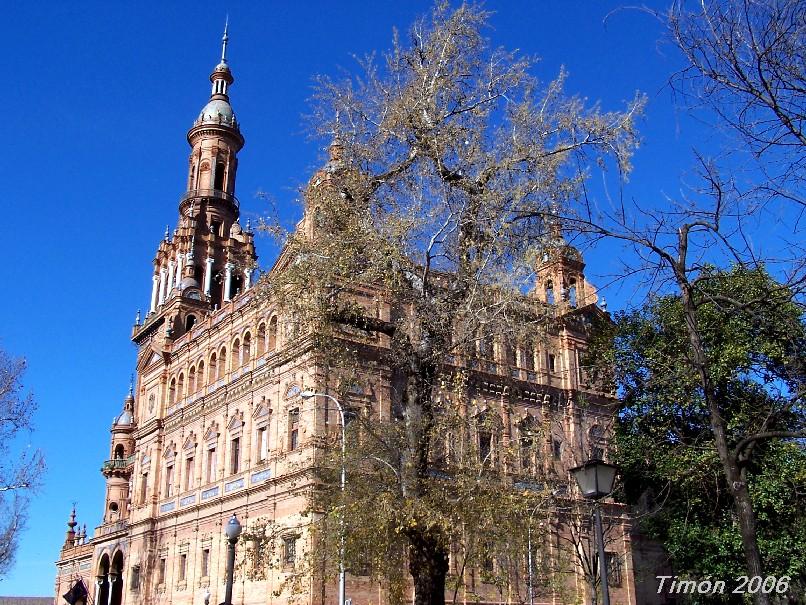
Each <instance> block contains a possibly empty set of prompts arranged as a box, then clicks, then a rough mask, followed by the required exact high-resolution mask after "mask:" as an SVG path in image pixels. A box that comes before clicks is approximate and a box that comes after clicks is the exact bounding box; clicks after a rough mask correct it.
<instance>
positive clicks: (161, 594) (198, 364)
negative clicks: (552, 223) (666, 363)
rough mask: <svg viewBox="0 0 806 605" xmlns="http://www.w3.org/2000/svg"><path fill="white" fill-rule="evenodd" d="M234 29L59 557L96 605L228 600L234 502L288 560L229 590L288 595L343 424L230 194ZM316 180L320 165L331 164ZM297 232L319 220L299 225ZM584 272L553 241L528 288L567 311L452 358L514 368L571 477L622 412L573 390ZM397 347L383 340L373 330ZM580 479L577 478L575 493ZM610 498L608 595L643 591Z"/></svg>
mask: <svg viewBox="0 0 806 605" xmlns="http://www.w3.org/2000/svg"><path fill="white" fill-rule="evenodd" d="M226 41H227V38H226V34H225V37H224V49H223V52H222V57H221V62H220V63H219V64H218V65H217V66H216V67H215V69H214V71H213V73H212V74H211V76H210V80H211V82H212V93H211V96H210V100H209V102H208V103H207V104H206V105H205V106H204V108H203V109H202V111H201V113H200V114H199V116H198V118H197V119H196V121H195V122H194V123H193V126H192V127H191V129H190V131H189V132H188V143H189V144H190V147H191V153H190V158H189V163H188V179H187V191H186V192H185V194H184V195H183V196H182V197H181V199H180V202H179V217H178V224H177V227H176V229H175V230H174V231H173V232H166V234H165V238H164V240H163V241H161V242H160V244H159V248H158V250H157V254H156V257H155V259H154V271H153V275H152V280H153V282H152V288H151V294H150V304H149V311H148V313H147V315H146V316H145V318H144V320H143V321H142V323H140V321H139V319H138V321H137V324H136V325H135V326H134V329H133V332H132V340H133V342H134V343H135V345H136V347H137V350H138V353H137V368H136V372H137V376H136V380H135V382H134V384H133V386H132V389H131V390H130V392H129V394H128V396H127V397H126V398H125V400H124V402H123V409H122V411H121V412H120V414H119V415H118V416H117V417H116V419H115V421H114V423H113V425H112V428H111V444H110V449H109V459H108V460H106V461H105V462H104V463H103V467H102V469H101V472H102V473H103V475H104V477H105V478H106V498H105V502H104V515H103V521H102V523H101V524H100V525H99V526H98V527H97V528H96V529H95V532H94V536H93V537H91V538H90V537H88V536H87V533H86V528H84V529H83V530H82V529H78V530H77V529H76V522H75V511H74V512H73V516H72V517H71V520H70V523H68V527H69V529H68V532H67V536H66V539H65V542H64V546H63V548H62V551H61V553H60V558H59V560H58V562H57V577H56V583H55V592H56V596H57V600H58V601H59V602H61V601H62V597H61V595H63V594H64V593H66V592H67V591H68V590H69V588H70V587H71V586H72V585H73V584H74V583H75V580H76V579H77V578H79V577H81V578H83V579H84V581H85V583H86V584H87V586H88V587H89V589H90V595H89V600H90V601H91V602H94V603H98V604H99V605H121V604H124V603H125V604H126V605H135V604H141V603H142V604H147V605H150V604H155V605H156V604H162V603H172V604H176V605H191V604H196V603H198V604H201V603H203V602H205V600H209V602H210V603H219V602H221V601H222V600H223V596H224V581H225V565H226V539H225V538H224V533H223V529H224V524H225V523H226V521H227V520H228V519H229V517H230V516H231V515H232V514H233V513H237V515H238V517H239V519H240V520H241V521H242V523H243V524H244V525H246V526H249V525H250V524H252V523H254V522H255V521H258V520H268V521H271V522H273V523H274V526H275V527H278V528H280V530H279V531H278V532H277V535H276V541H277V549H278V550H277V552H279V553H281V554H280V565H278V566H277V567H276V568H272V569H269V570H267V571H266V572H265V573H260V574H254V573H249V570H248V569H246V568H244V567H241V568H239V571H238V573H237V574H236V581H235V589H234V594H233V602H235V603H238V604H245V605H246V604H248V605H252V604H254V605H257V604H267V603H275V602H276V603H285V602H286V601H287V600H288V598H289V595H288V593H287V592H283V590H284V589H283V587H282V580H283V578H284V575H285V574H287V573H289V571H290V570H291V569H293V567H294V565H295V561H296V559H297V557H298V556H301V554H300V553H301V552H302V550H303V549H304V548H305V544H304V542H305V526H306V523H307V520H306V517H305V516H304V514H303V513H304V511H305V509H306V498H305V495H304V494H305V491H306V485H307V483H308V482H309V480H310V479H309V473H307V472H306V469H307V468H309V466H310V464H309V463H308V461H310V460H311V457H312V452H313V451H314V449H315V444H316V438H317V436H322V435H325V434H326V433H327V432H328V431H330V432H332V431H333V430H334V428H335V427H337V426H338V421H337V418H336V414H335V410H333V409H332V407H331V408H330V409H328V407H326V405H325V401H324V400H323V399H322V398H312V399H306V400H303V399H302V398H301V397H300V396H299V394H300V392H301V390H302V389H304V388H312V387H313V388H319V389H321V388H324V387H323V385H322V384H321V383H320V379H321V376H320V375H319V373H318V369H317V367H316V362H315V357H313V356H312V355H311V342H310V339H309V338H308V337H306V336H305V335H301V336H300V335H297V334H296V333H295V332H294V331H293V330H292V329H289V326H290V322H288V321H286V318H284V317H283V315H282V311H281V310H280V309H278V308H277V307H276V306H275V305H274V303H273V302H272V300H271V299H270V298H269V297H266V296H262V295H258V294H259V293H258V292H257V291H256V289H255V288H253V287H252V286H253V280H252V275H253V270H254V269H255V265H256V260H257V256H256V253H255V246H254V236H253V233H252V231H251V230H250V228H249V225H248V224H247V225H246V226H241V224H240V223H239V207H238V200H237V198H236V197H235V183H236V173H237V169H238V158H237V156H238V152H239V151H240V149H241V148H242V146H243V145H244V138H243V136H242V134H241V132H240V124H239V123H238V121H237V120H236V117H235V113H234V112H233V109H232V106H231V105H230V100H229V86H230V85H231V84H232V83H233V76H232V73H231V71H230V68H229V66H228V64H227V60H226ZM337 151H338V150H335V149H334V150H332V151H331V152H332V153H336V152H337ZM336 159H337V158H336V157H331V161H335V160H336ZM321 175H322V178H327V171H323V172H322V173H321ZM299 228H300V229H306V228H310V225H306V221H305V220H303V221H302V222H301V224H300V226H299ZM280 258H281V259H282V258H283V257H282V254H281V257H280ZM281 266H282V262H279V263H276V264H275V268H274V269H273V270H272V271H276V270H279V269H278V267H281ZM583 271H584V263H583V259H582V257H581V255H580V254H579V252H578V251H576V250H575V249H573V248H572V247H570V246H568V245H566V244H565V243H564V242H562V240H561V239H558V241H557V245H556V247H555V248H554V249H553V250H552V251H550V253H548V254H547V255H546V256H545V257H544V258H543V261H542V264H541V266H540V267H539V270H538V274H539V277H540V282H539V283H540V288H539V289H538V290H539V291H538V290H536V294H535V301H536V304H541V305H545V304H548V305H554V306H555V307H556V308H557V310H558V313H559V314H566V315H567V317H568V321H564V322H561V324H560V325H561V327H560V328H558V330H557V331H556V332H555V333H553V334H552V335H550V339H549V340H548V341H546V343H545V344H541V345H540V346H539V347H536V348H533V349H529V350H525V349H522V348H514V347H510V346H508V345H507V344H506V343H502V342H497V341H496V342H491V343H489V344H485V343H481V344H480V345H479V351H478V355H477V356H476V358H475V359H473V360H470V359H466V360H462V359H458V358H457V359H455V360H454V363H455V364H456V365H464V366H467V367H469V368H470V370H471V373H472V374H473V375H474V376H475V377H476V379H477V380H476V384H477V385H478V387H477V395H478V396H479V397H480V398H482V399H483V398H485V397H489V398H501V396H502V395H501V389H498V388H496V384H497V383H498V382H501V381H503V379H504V378H506V380H507V381H510V382H511V381H515V383H516V385H517V388H516V389H514V390H512V391H511V393H510V394H509V395H507V397H508V403H507V405H508V408H509V409H510V410H511V411H510V413H509V414H508V416H507V418H506V422H507V423H509V424H510V428H511V430H512V431H513V432H514V431H517V430H519V429H518V427H519V426H521V425H520V424H519V423H523V422H525V421H534V422H544V423H549V418H550V417H551V418H553V419H554V420H553V421H551V422H550V424H551V427H552V428H551V429H550V431H549V432H548V436H547V438H546V440H545V443H544V444H543V445H542V446H541V448H542V449H541V450H540V451H541V452H542V455H541V459H540V460H539V461H532V462H531V464H536V465H537V466H540V467H541V468H542V469H543V470H547V471H550V472H552V473H554V474H556V475H557V476H561V477H565V479H566V480H567V479H568V477H567V470H568V468H570V467H571V466H574V465H575V464H577V463H579V462H580V461H581V460H582V459H584V458H586V457H589V456H590V455H598V456H601V455H603V453H604V452H605V449H606V440H607V434H608V432H609V426H610V421H611V417H610V415H609V412H608V411H607V410H608V408H607V406H606V405H601V406H599V405H598V403H601V404H605V403H607V402H606V401H605V400H601V398H599V399H597V397H596V395H595V394H593V393H588V394H587V395H588V402H589V405H588V409H587V410H586V412H585V413H584V414H583V413H582V412H581V411H580V410H579V409H578V407H577V406H576V405H575V403H574V402H575V401H578V398H579V395H580V393H581V392H582V391H584V389H585V387H584V386H583V381H582V373H583V369H582V368H581V367H580V361H579V352H580V351H581V350H582V349H583V348H584V345H585V341H584V336H583V331H582V330H581V329H580V325H581V324H582V323H584V318H585V316H586V314H590V313H597V312H600V311H598V309H597V307H596V301H597V296H596V292H595V289H594V288H593V286H592V285H591V284H589V283H588V282H587V281H586V280H585V276H584V273H583ZM266 279H268V280H269V281H270V280H271V272H269V274H268V276H267V278H266ZM358 295H359V296H360V293H359V294H358ZM371 296H372V293H370V292H368V293H367V297H371ZM377 312H378V314H379V316H380V317H382V318H383V317H384V316H385V319H387V320H388V319H389V313H390V307H389V305H387V304H385V303H383V301H381V303H380V305H379V306H378V311H377ZM387 345H388V343H386V342H385V341H384V340H383V338H380V339H379V340H378V342H377V346H379V347H383V346H387ZM368 382H369V384H370V385H371V386H370V387H369V388H367V389H365V390H364V391H363V392H361V393H356V394H354V395H355V397H360V398H362V399H364V400H365V401H366V403H368V404H369V405H372V406H373V407H374V408H375V409H377V410H379V414H380V417H384V414H386V416H385V417H388V411H389V410H390V408H391V400H392V390H391V387H390V385H389V379H388V375H387V373H386V372H385V371H384V370H383V368H380V369H376V370H374V373H373V374H372V375H371V376H369V378H368ZM597 402H598V403H597ZM384 411H386V412H384ZM525 464H526V462H525V461H524V465H525ZM572 492H573V488H572V487H569V491H568V497H569V498H571V497H572ZM609 510H610V513H611V518H613V519H616V520H617V521H618V523H617V525H618V535H617V536H616V539H614V540H613V541H612V542H611V544H610V545H609V546H608V548H610V549H612V557H613V562H612V563H613V568H614V571H617V572H618V577H617V578H615V579H614V580H615V581H614V583H615V584H616V585H615V586H614V587H613V589H612V590H613V594H614V602H618V603H634V602H635V586H634V580H633V571H632V570H633V562H632V557H631V548H630V537H629V533H628V532H627V531H625V525H624V524H622V523H621V521H620V519H621V518H622V512H623V511H621V509H619V508H618V507H617V506H616V505H609ZM556 547H557V548H559V547H560V546H559V542H558V543H557V546H556ZM570 565H571V568H570V569H569V571H568V574H567V581H566V583H567V584H568V585H569V586H570V587H571V590H572V593H573V594H575V595H580V596H582V595H587V588H586V581H585V579H584V575H583V573H582V572H581V571H580V569H578V567H579V566H578V565H576V564H574V563H571V564H570ZM314 584H315V582H314V581H313V580H311V581H310V582H309V586H308V587H307V588H305V587H303V592H302V594H301V595H298V596H297V598H298V599H299V600H300V601H301V602H307V603H311V604H321V603H322V602H323V601H325V602H327V603H334V602H335V601H336V590H335V585H328V586H326V587H325V588H324V589H323V588H322V587H321V586H320V587H315V586H314ZM347 596H348V597H350V598H351V599H352V600H353V603H354V604H355V605H370V604H374V605H375V604H379V603H382V602H383V601H384V593H383V590H382V589H381V588H380V587H378V586H377V585H373V584H372V583H371V582H370V581H369V580H368V579H367V578H365V577H361V576H352V575H350V576H348V579H347ZM583 598H585V599H587V596H584V597H583ZM558 599H559V597H558V596H557V595H552V594H551V593H548V594H541V595H539V596H535V597H534V600H535V602H541V603H542V602H562V601H560V600H558ZM490 600H493V599H492V597H491V599H490Z"/></svg>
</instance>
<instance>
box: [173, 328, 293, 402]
mask: <svg viewBox="0 0 806 605" xmlns="http://www.w3.org/2000/svg"><path fill="white" fill-rule="evenodd" d="M275 350H277V316H276V315H275V316H274V317H272V318H271V320H270V321H269V323H268V325H267V324H266V323H265V322H262V323H261V324H260V325H259V326H258V328H257V331H256V337H255V339H254V342H253V339H252V333H251V331H246V332H245V333H244V334H243V336H239V337H237V338H235V340H233V341H232V344H231V347H230V349H229V351H228V350H227V347H226V345H225V346H222V347H221V348H220V349H219V350H218V351H213V352H212V353H211V354H210V356H209V357H208V358H207V359H206V360H205V359H199V360H198V361H197V362H196V363H194V364H191V366H190V369H188V371H187V380H186V378H185V372H184V371H182V372H180V373H179V375H178V376H175V377H173V378H171V380H170V382H169V384H168V405H169V406H170V405H174V404H175V403H176V402H177V401H180V400H182V399H183V398H184V397H187V396H189V395H194V394H195V393H197V392H198V391H199V390H200V389H202V388H204V387H205V386H207V385H210V384H214V383H215V382H216V381H218V380H221V379H222V378H224V376H225V375H226V373H227V371H230V372H234V371H235V370H238V369H239V368H242V367H244V366H246V365H248V364H249V362H250V361H251V359H252V357H253V356H254V357H261V356H262V355H264V354H265V353H267V352H273V351H275Z"/></svg>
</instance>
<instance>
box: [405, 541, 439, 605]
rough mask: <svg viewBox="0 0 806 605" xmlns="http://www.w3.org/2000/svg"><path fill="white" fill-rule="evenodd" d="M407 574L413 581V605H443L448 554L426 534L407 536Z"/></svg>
mask: <svg viewBox="0 0 806 605" xmlns="http://www.w3.org/2000/svg"><path fill="white" fill-rule="evenodd" d="M409 540H410V542H411V548H409V573H411V577H412V579H413V580H414V605H445V576H446V575H447V573H448V554H447V553H446V552H445V551H444V550H443V548H442V547H441V546H440V544H439V542H438V540H436V539H434V538H433V537H432V536H429V535H427V534H421V533H419V532H411V533H410V534H409Z"/></svg>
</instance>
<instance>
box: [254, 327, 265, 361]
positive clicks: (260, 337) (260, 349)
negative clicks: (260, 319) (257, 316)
mask: <svg viewBox="0 0 806 605" xmlns="http://www.w3.org/2000/svg"><path fill="white" fill-rule="evenodd" d="M265 352H266V324H260V325H259V326H258V328H257V351H256V352H255V355H257V356H258V357H260V356H261V355H263V353H265Z"/></svg>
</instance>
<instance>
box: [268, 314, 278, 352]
mask: <svg viewBox="0 0 806 605" xmlns="http://www.w3.org/2000/svg"><path fill="white" fill-rule="evenodd" d="M276 348H277V316H276V315H275V316H274V317H272V318H271V321H269V351H274V350H275V349H276Z"/></svg>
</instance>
